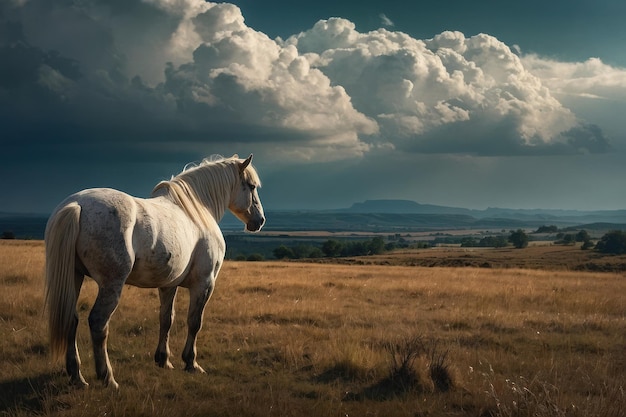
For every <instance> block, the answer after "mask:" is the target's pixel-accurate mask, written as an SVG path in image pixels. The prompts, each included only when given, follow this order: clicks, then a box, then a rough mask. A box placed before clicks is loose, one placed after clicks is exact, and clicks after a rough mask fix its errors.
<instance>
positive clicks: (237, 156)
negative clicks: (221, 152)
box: [231, 154, 239, 159]
mask: <svg viewBox="0 0 626 417" xmlns="http://www.w3.org/2000/svg"><path fill="white" fill-rule="evenodd" d="M231 158H233V159H239V155H237V154H233V156H232V157H231Z"/></svg>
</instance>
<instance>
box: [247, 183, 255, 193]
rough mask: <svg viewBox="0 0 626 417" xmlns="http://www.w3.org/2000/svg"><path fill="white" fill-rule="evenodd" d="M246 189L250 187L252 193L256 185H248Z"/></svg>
mask: <svg viewBox="0 0 626 417" xmlns="http://www.w3.org/2000/svg"><path fill="white" fill-rule="evenodd" d="M248 187H250V191H254V190H255V189H256V185H254V184H251V183H248Z"/></svg>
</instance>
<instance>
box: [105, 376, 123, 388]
mask: <svg viewBox="0 0 626 417" xmlns="http://www.w3.org/2000/svg"><path fill="white" fill-rule="evenodd" d="M104 386H105V387H107V388H112V389H114V390H116V391H117V390H119V389H120V384H118V383H117V381H116V380H114V379H113V378H111V379H110V380H109V381H104Z"/></svg>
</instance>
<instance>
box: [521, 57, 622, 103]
mask: <svg viewBox="0 0 626 417" xmlns="http://www.w3.org/2000/svg"><path fill="white" fill-rule="evenodd" d="M522 62H523V63H524V66H525V67H526V68H528V70H529V71H530V72H531V73H533V74H534V75H536V76H537V77H539V78H540V79H541V82H542V83H543V84H544V85H546V86H547V87H548V88H549V89H550V91H551V92H552V93H554V94H556V95H574V96H580V97H586V98H597V99H611V100H618V101H624V100H625V97H626V69H624V68H616V67H613V66H611V65H607V64H605V63H603V62H602V60H601V59H599V58H589V59H588V60H586V61H584V62H559V61H555V60H553V59H548V58H542V57H540V56H538V55H535V54H530V55H526V56H524V57H523V58H522Z"/></svg>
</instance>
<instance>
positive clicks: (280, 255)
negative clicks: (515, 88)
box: [274, 245, 295, 259]
mask: <svg viewBox="0 0 626 417" xmlns="http://www.w3.org/2000/svg"><path fill="white" fill-rule="evenodd" d="M294 257H295V256H294V254H293V250H291V248H288V247H287V246H285V245H280V246H279V247H277V248H276V249H274V258H276V259H293V258H294Z"/></svg>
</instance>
